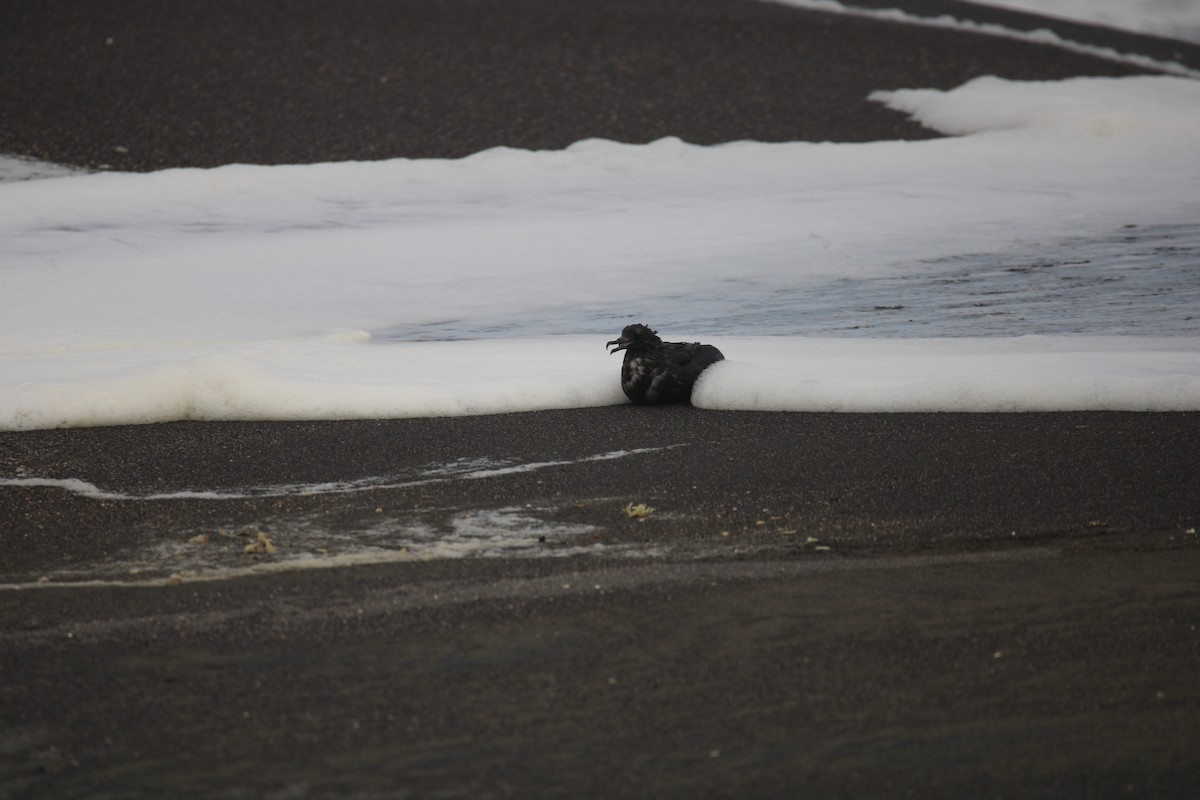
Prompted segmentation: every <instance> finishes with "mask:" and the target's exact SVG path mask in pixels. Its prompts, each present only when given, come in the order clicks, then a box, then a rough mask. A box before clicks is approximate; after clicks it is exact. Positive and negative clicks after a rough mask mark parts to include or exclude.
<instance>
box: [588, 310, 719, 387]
mask: <svg viewBox="0 0 1200 800" xmlns="http://www.w3.org/2000/svg"><path fill="white" fill-rule="evenodd" d="M612 345H616V347H615V348H614V349H613V350H611V351H610V352H613V353H616V352H617V351H619V350H624V351H625V361H624V363H622V364H621V388H622V389H623V390H625V396H626V397H628V398H629V399H630V400H632V401H633V402H635V403H638V404H639V405H648V406H656V405H665V404H667V403H690V402H691V400H692V387H693V386H695V385H696V379H697V378H699V377H700V373H701V372H703V371H704V369H705V368H706V367H710V366H712V365H713V364H715V363H717V362H718V361H721V360H723V359H724V358H725V356H723V355H721V351H720V350H718V349H717V348H715V347H713V346H712V345H711V344H700V343H699V342H664V341H663V340H662V339H660V338H658V333H657V332H656V331H652V330H650V329H649V328H648V327H646V326H645V325H626V326H625V329H624V330H623V331H621V336H620V338H618V339H614V340H613V341H611V342H609V343H608V344H607V345H605V346H606V347H608V346H612Z"/></svg>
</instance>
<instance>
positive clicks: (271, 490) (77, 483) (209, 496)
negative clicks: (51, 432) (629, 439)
mask: <svg viewBox="0 0 1200 800" xmlns="http://www.w3.org/2000/svg"><path fill="white" fill-rule="evenodd" d="M671 447H682V445H671ZM663 449H669V448H663V447H637V448H633V449H630V450H612V451H609V452H606V453H596V454H594V455H590V456H583V457H581V458H575V459H562V460H557V461H531V462H526V463H523V464H522V463H518V464H514V463H512V462H511V461H509V460H507V459H500V458H497V459H483V460H480V459H470V460H465V461H454V462H451V463H449V464H434V465H429V466H426V467H423V468H421V469H420V470H417V471H415V472H414V473H413V474H411V475H377V476H368V477H365V478H358V479H356V480H347V481H336V482H321V483H290V484H282V485H275V486H251V487H247V488H244V489H239V490H238V491H236V492H228V491H219V490H215V489H211V490H192V489H181V490H178V491H173V492H152V493H149V494H133V493H128V492H118V491H113V490H109V489H102V488H100V487H99V486H97V485H95V484H94V483H89V482H88V481H85V480H81V479H79V478H43V477H31V476H20V477H15V478H0V487H5V486H13V487H32V488H49V489H61V490H63V491H67V492H71V493H72V494H76V495H79V496H80V497H86V498H89V499H92V500H245V499H247V498H252V497H294V496H311V495H322V494H352V493H357V492H372V491H383V490H387V489H403V488H408V487H410V486H423V485H427V484H431V483H445V482H447V481H454V480H485V479H487V478H495V477H499V476H502V475H512V474H516V473H521V472H536V471H538V470H542V469H548V468H550V467H566V466H570V465H572V464H586V463H589V462H593V461H612V460H614V459H618V458H628V457H629V456H636V455H643V454H646V453H653V452H656V451H658V450H663Z"/></svg>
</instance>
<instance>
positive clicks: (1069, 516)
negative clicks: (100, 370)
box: [0, 0, 1200, 798]
mask: <svg viewBox="0 0 1200 800" xmlns="http://www.w3.org/2000/svg"><path fill="white" fill-rule="evenodd" d="M899 4H900V5H904V6H906V7H908V8H911V9H914V10H917V11H921V12H922V13H936V12H942V11H946V12H949V13H956V14H957V15H958V16H972V18H975V19H981V20H988V19H990V20H997V21H1005V22H1006V23H1009V24H1014V25H1016V24H1019V23H1020V24H1025V23H1028V24H1030V25H1031V26H1033V27H1036V26H1037V21H1036V20H1030V19H1029V18H1022V17H1020V15H1012V14H1007V13H1005V12H998V11H989V10H983V9H978V8H974V7H970V6H967V5H966V4H958V3H952V2H932V1H931V2H925V1H924V0H901V2H900V3H899ZM888 5H896V3H888ZM0 23H2V24H0V66H2V67H3V70H4V74H5V80H4V81H3V82H0V98H2V106H3V108H4V109H5V113H4V114H3V115H2V116H0V151H3V152H9V153H14V152H15V153H22V154H26V155H30V156H35V157H38V158H43V159H48V160H53V161H59V162H64V163H71V164H77V165H83V166H90V167H93V168H98V167H100V166H101V165H108V166H109V167H111V168H117V169H159V168H163V167H171V166H212V165H217V164H222V163H228V162H232V161H243V162H252V163H293V162H311V161H325V160H336V159H347V158H354V159H374V158H384V157H398V156H403V157H454V156H460V155H464V154H466V153H470V152H473V151H476V150H479V149H481V148H484V147H490V146H496V145H509V146H519V147H538V148H543V147H544V148H552V147H561V146H563V145H566V144H569V143H570V142H573V141H576V140H578V139H582V138H587V137H591V136H601V137H607V138H614V139H619V140H623V141H631V142H640V141H648V140H652V139H655V138H658V137H660V136H663V135H676V136H680V137H682V138H684V139H687V140H689V141H695V142H719V141H727V140H731V139H741V138H751V139H761V140H768V141H782V140H789V139H817V140H822V139H829V140H834V141H870V140H874V139H881V138H920V137H927V136H930V135H932V134H931V133H930V132H928V131H925V130H922V129H921V128H920V127H918V126H915V125H913V124H911V123H910V122H908V121H907V120H905V119H904V118H903V117H902V116H900V115H898V114H894V113H892V112H889V111H887V110H885V109H882V108H880V107H878V106H876V105H874V104H871V103H868V102H866V100H865V96H866V94H867V93H868V92H869V91H871V90H874V89H886V88H896V87H903V86H938V87H950V86H954V85H957V84H959V83H962V82H963V81H965V80H968V79H970V78H971V77H975V76H977V75H985V74H997V75H1003V76H1007V77H1016V78H1061V77H1066V76H1070V75H1120V74H1129V73H1131V72H1133V71H1134V70H1133V69H1132V68H1131V67H1129V66H1126V65H1123V64H1120V63H1116V62H1113V61H1107V60H1102V59H1097V58H1093V57H1089V56H1085V55H1081V54H1077V53H1071V52H1068V51H1065V50H1062V49H1059V48H1053V47H1045V46H1038V45H1033V44H1028V43H1023V42H1019V41H1014V40H1008V39H1002V38H996V37H986V36H978V35H974V34H969V33H965V32H961V31H953V30H947V29H938V28H918V27H911V26H904V25H898V24H894V23H889V22H885V21H881V20H878V19H867V18H858V17H850V16H844V15H833V14H821V13H814V12H803V11H797V10H794V9H788V8H785V7H783V6H777V5H772V4H767V3H758V2H738V1H737V0H728V1H727V2H721V1H718V0H697V1H696V2H683V1H682V0H677V1H675V2H671V1H668V0H648V1H647V2H636V3H635V2H622V1H621V0H597V2H588V3H576V2H565V0H564V1H563V2H554V1H553V0H515V2H507V3H501V2H498V0H455V1H454V2H444V3H423V2H362V3H355V4H351V5H340V4H327V3H317V2H302V1H301V0H289V1H287V2H284V1H283V0H280V1H278V2H262V3H254V4H244V3H234V2H212V3H204V4H187V5H183V4H177V3H166V2H127V3H117V4H94V3H83V2H75V3H70V2H64V3H55V4H45V3H34V2H27V1H26V0H16V1H14V2H9V3H6V4H5V6H4V8H3V9H2V10H0ZM1061 32H1062V33H1063V35H1067V33H1068V32H1069V33H1070V34H1071V36H1072V38H1075V39H1078V40H1081V41H1089V42H1093V43H1096V44H1101V45H1105V46H1112V47H1117V48H1118V49H1122V50H1136V51H1137V52H1143V53H1148V54H1151V55H1155V56H1157V57H1160V58H1178V59H1180V60H1182V61H1184V62H1186V63H1191V64H1193V65H1195V64H1196V63H1200V62H1198V61H1197V59H1196V50H1197V48H1195V47H1189V46H1187V45H1182V44H1179V43H1174V42H1169V41H1166V40H1153V39H1142V38H1139V37H1134V36H1131V35H1127V34H1120V33H1116V32H1110V31H1104V30H1100V29H1091V28H1086V27H1083V26H1069V28H1068V27H1064V28H1062V29H1061ZM385 79H386V80H385ZM65 290H66V289H65ZM614 334H615V331H597V347H600V346H602V344H603V342H604V341H605V340H607V339H610V338H612V335H614ZM615 379H616V372H615V364H614V380H615ZM1197 464H1200V414H1195V413H1178V414H1150V413H1045V414H1042V413H1038V414H891V415H881V414H860V415H851V414H841V415H839V414H757V413H733V412H728V413H723V412H722V413H719V412H709V411H702V410H698V409H692V408H688V407H675V408H664V409H648V408H637V407H633V406H619V407H609V408H596V409H580V410H567V411H548V412H535V413H528V414H513V415H503V416H492V417H463V418H443V419H412V420H365V421H342V422H240V423H239V422H230V423H201V422H178V423H171V424H162V425H147V426H133V427H114V428H88V429H69V430H50V431H29V432H0V477H5V478H12V477H21V476H37V477H43V478H56V479H77V480H79V481H84V482H87V484H88V486H84V485H83V484H76V485H73V486H74V488H75V490H74V491H67V490H66V489H64V488H63V487H62V486H4V487H0V524H2V526H3V534H2V539H0V674H2V675H3V676H4V679H3V681H2V682H0V797H13V798H41V797H47V798H67V797H116V798H151V797H229V798H235V797H363V798H366V797H371V798H377V797H378V798H383V797H387V798H393V797H394V798H408V797H411V798H423V797H463V798H490V797H689V798H690V797H879V798H893V797H904V796H911V797H929V798H932V797H938V798H943V797H944V798H962V797H1069V798H1077V797H1096V798H1108V797H1152V798H1185V797H1186V798H1191V797H1192V796H1194V793H1195V787H1196V786H1197V785H1200V746H1198V745H1197V742H1200V687H1198V685H1197V682H1196V675H1197V669H1198V668H1200V630H1198V626H1200V578H1198V576H1200V537H1198V536H1197V535H1196V532H1195V531H1196V527H1197V524H1198V523H1200V469H1198V468H1197ZM447 465H450V467H452V468H449V469H447ZM437 469H442V470H443V471H442V472H438V471H437ZM381 476H382V477H381ZM382 478H387V480H383V479H382ZM372 481H374V483H372ZM339 484H340V485H342V489H337V488H336V485H339ZM298 485H305V486H310V487H311V486H317V485H320V486H325V487H327V488H329V487H333V488H329V490H328V491H324V492H323V493H315V494H314V493H307V494H306V493H301V492H298V491H295V490H294V487H296V486H298ZM89 486H90V487H94V488H89ZM289 487H292V488H289ZM346 487H351V488H346ZM68 488H70V487H68ZM188 491H190V492H193V493H195V492H208V493H210V494H216V495H223V496H222V497H215V498H214V497H197V496H175V497H158V498H157V499H154V498H152V497H151V496H154V495H170V494H172V493H179V492H188ZM148 498H150V499H148ZM630 503H645V504H647V505H649V506H652V507H653V508H654V511H653V513H651V514H650V515H649V516H646V517H644V518H640V519H638V518H632V517H630V516H628V515H627V514H626V513H625V511H624V509H625V507H626V506H627V505H628V504H630ZM479 515H499V516H498V517H495V518H502V519H506V520H508V521H509V522H510V523H512V521H513V520H516V523H514V524H515V525H516V527H515V528H513V529H512V530H513V531H515V532H516V534H518V535H522V532H523V531H525V530H526V529H527V535H526V536H525V539H526V541H524V542H522V543H521V546H520V547H519V548H517V549H516V550H514V551H513V554H511V555H509V556H508V557H488V558H479V557H475V558H457V559H451V558H430V559H425V558H419V557H417V556H419V555H420V551H419V549H417V547H416V545H414V546H413V549H412V550H411V551H410V552H409V553H407V556H411V557H407V556H406V554H405V553H399V554H398V555H397V557H396V558H390V559H389V558H384V557H376V558H365V559H361V561H362V562H363V563H357V564H352V563H350V561H351V560H352V559H349V558H347V559H346V560H343V561H338V560H337V558H338V557H339V556H340V555H347V556H349V555H352V554H353V553H354V552H357V551H355V549H354V548H355V546H357V545H359V544H360V543H361V540H363V539H364V537H367V536H368V535H371V534H370V532H371V531H375V530H379V529H403V530H412V531H417V532H420V531H433V532H435V533H436V534H448V533H451V532H454V531H455V530H457V527H456V526H461V525H464V524H465V523H464V521H469V520H471V519H475V518H478V516H479ZM260 532H261V533H262V534H263V536H264V537H265V538H266V540H268V541H270V542H271V543H272V545H273V546H274V547H276V548H277V552H276V553H274V554H267V553H265V552H263V553H259V552H251V553H246V552H245V549H246V548H250V549H253V548H254V546H255V544H256V543H257V542H258V541H260V540H258V539H257V534H258V533H260ZM388 544H394V543H392V542H388ZM164 554H168V555H169V556H170V558H171V559H175V560H173V561H170V560H168V561H166V562H164V565H161V566H160V567H159V568H156V567H155V559H156V558H167V555H164ZM272 565H274V567H273V566H272ZM280 565H282V566H283V567H286V568H278V569H277V568H275V567H279V566H280ZM301 567H304V568H301Z"/></svg>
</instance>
